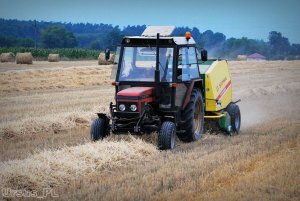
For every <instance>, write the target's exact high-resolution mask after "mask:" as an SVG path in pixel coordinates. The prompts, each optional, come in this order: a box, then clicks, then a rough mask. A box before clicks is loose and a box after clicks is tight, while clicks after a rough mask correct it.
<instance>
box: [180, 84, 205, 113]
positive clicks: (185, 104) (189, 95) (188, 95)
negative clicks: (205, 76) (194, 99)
mask: <svg viewBox="0 0 300 201" xmlns="http://www.w3.org/2000/svg"><path fill="white" fill-rule="evenodd" d="M194 88H199V89H203V80H202V79H195V80H192V81H191V84H190V86H189V88H188V90H187V91H186V93H185V97H184V101H183V104H182V110H184V109H185V107H186V106H187V104H188V103H189V102H190V98H191V94H192V91H193V89H194ZM202 95H203V94H202Z"/></svg>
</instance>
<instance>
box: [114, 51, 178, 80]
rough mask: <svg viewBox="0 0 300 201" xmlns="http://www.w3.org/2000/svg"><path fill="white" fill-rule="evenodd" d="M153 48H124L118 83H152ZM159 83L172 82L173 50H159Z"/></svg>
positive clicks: (153, 72) (153, 71)
mask: <svg viewBox="0 0 300 201" xmlns="http://www.w3.org/2000/svg"><path fill="white" fill-rule="evenodd" d="M155 67H156V48H155V47H124V52H123V58H122V63H121V69H120V73H119V81H141V82H154V81H155V78H154V77H155V75H154V74H155ZM159 68H160V81H161V82H172V69H173V48H159Z"/></svg>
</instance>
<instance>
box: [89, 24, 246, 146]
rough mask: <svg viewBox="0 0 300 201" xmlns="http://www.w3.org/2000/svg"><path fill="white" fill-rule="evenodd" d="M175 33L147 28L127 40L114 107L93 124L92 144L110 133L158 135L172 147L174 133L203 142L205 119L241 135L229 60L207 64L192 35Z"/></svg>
mask: <svg viewBox="0 0 300 201" xmlns="http://www.w3.org/2000/svg"><path fill="white" fill-rule="evenodd" d="M173 30H174V28H173V27H148V28H147V29H146V30H145V31H144V33H143V34H142V36H134V37H124V38H123V40H122V43H121V49H120V54H119V60H118V61H117V64H118V65H117V69H115V70H116V78H115V82H114V83H113V85H115V102H116V103H115V104H114V103H110V114H109V115H106V114H103V113H99V114H98V118H97V119H96V120H95V121H94V122H93V123H92V125H91V139H92V140H93V141H96V140H99V139H103V138H104V137H106V136H107V135H109V134H110V133H111V132H112V133H114V134H120V133H122V134H124V133H125V134H126V133H128V132H130V133H132V134H143V133H153V132H157V133H158V147H159V148H160V149H173V148H174V147H175V144H176V140H175V139H176V135H177V136H178V138H179V139H180V140H182V141H185V142H192V141H196V140H199V139H200V138H201V135H202V133H203V132H204V118H205V117H207V118H210V119H217V120H218V122H219V126H220V128H221V129H223V130H226V131H227V132H228V133H233V132H238V131H239V128H240V112H239V108H238V106H237V105H236V104H235V103H233V102H231V79H230V74H229V70H228V65H227V62H226V61H218V60H207V52H206V51H205V50H204V51H201V54H200V53H198V51H197V49H196V43H195V41H194V40H193V38H192V37H191V36H190V33H187V34H186V36H185V37H172V36H170V35H171V33H172V31H173ZM117 58H118V57H117ZM215 69H216V70H215ZM220 72H221V73H220ZM223 72H224V74H223ZM206 76H207V77H206ZM228 81H229V82H228ZM221 91H222V94H221V93H220V92H221ZM228 108H230V109H228Z"/></svg>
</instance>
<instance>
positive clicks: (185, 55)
mask: <svg viewBox="0 0 300 201" xmlns="http://www.w3.org/2000/svg"><path fill="white" fill-rule="evenodd" d="M199 77H200V74H199V68H198V64H197V55H196V49H195V47H189V48H187V47H182V48H180V49H179V58H178V71H177V79H179V80H182V81H188V80H191V79H194V78H199Z"/></svg>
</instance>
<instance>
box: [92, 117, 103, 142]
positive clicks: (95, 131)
mask: <svg viewBox="0 0 300 201" xmlns="http://www.w3.org/2000/svg"><path fill="white" fill-rule="evenodd" d="M106 127H107V123H106V121H105V119H103V118H97V119H95V120H94V121H93V123H92V125H91V140H92V141H97V140H100V139H101V140H102V139H103V138H104V137H106V136H107V131H106Z"/></svg>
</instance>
